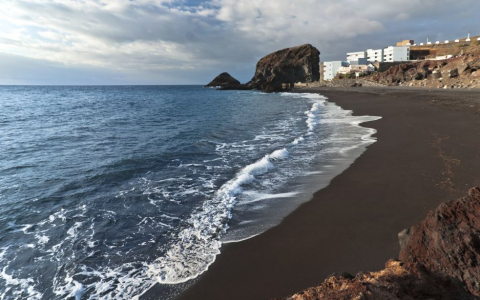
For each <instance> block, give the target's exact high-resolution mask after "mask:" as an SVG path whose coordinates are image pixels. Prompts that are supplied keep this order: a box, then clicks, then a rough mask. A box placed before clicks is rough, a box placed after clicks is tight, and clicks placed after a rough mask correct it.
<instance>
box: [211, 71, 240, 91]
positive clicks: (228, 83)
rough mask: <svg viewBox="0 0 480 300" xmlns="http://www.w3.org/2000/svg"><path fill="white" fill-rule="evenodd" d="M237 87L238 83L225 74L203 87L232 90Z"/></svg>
mask: <svg viewBox="0 0 480 300" xmlns="http://www.w3.org/2000/svg"><path fill="white" fill-rule="evenodd" d="M239 85H240V81H238V80H236V79H235V78H233V77H232V76H231V75H230V74H228V73H227V72H223V73H222V74H220V75H218V76H217V77H215V79H213V80H212V81H211V82H210V83H209V84H207V85H206V86H205V87H220V88H225V87H231V88H234V87H236V86H239Z"/></svg>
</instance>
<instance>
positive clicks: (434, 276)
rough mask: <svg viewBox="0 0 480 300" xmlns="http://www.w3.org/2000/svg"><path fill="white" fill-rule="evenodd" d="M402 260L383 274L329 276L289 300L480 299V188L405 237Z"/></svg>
mask: <svg viewBox="0 0 480 300" xmlns="http://www.w3.org/2000/svg"><path fill="white" fill-rule="evenodd" d="M398 236H399V241H400V246H401V251H400V259H401V261H398V260H389V261H388V262H387V263H386V265H385V269H383V270H381V271H379V272H368V273H359V274H358V275H357V276H355V277H353V276H351V275H349V274H346V273H344V274H340V275H333V276H330V277H328V278H327V279H326V280H325V281H324V282H323V283H322V284H320V285H319V286H317V287H313V288H309V289H307V290H305V291H303V292H300V293H298V294H295V295H293V296H291V297H288V298H285V299H288V300H314V299H315V300H316V299H325V300H333V299H335V300H347V299H349V300H350V299H355V300H363V299H365V300H366V299H370V300H380V299H382V300H383V299H387V300H390V299H391V300H393V299H397V300H400V299H405V300H407V299H408V300H413V299H425V300H427V299H440V300H442V299H445V300H446V299H458V300H462V299H480V284H479V283H480V265H479V262H480V188H478V187H477V188H472V189H471V190H470V191H469V194H468V196H467V197H464V198H460V199H458V200H456V201H449V202H446V203H443V204H441V205H440V206H439V207H438V208H437V209H436V210H434V211H431V212H430V213H429V214H428V215H427V217H426V219H425V220H423V221H421V222H420V223H418V224H417V225H415V226H413V227H412V228H411V229H408V230H404V231H402V232H400V233H399V235H398Z"/></svg>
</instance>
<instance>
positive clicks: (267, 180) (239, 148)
mask: <svg viewBox="0 0 480 300" xmlns="http://www.w3.org/2000/svg"><path fill="white" fill-rule="evenodd" d="M326 100H327V99H326V98H325V97H323V96H321V95H318V94H290V93H273V94H265V93H261V92H258V91H216V90H215V89H205V88H202V87H200V86H72V87H67V86H60V87H55V86H2V87H0V299H65V298H71V299H134V298H137V297H138V296H140V295H142V294H143V293H144V292H145V291H147V290H148V289H149V288H150V287H152V285H154V284H156V283H160V284H162V285H164V286H173V285H177V286H181V283H188V282H190V281H191V280H192V279H194V278H196V277H198V276H199V275H201V274H202V273H203V272H205V271H206V270H207V268H208V266H209V265H210V264H211V263H213V262H214V260H215V257H216V256H217V255H218V254H219V253H220V252H221V246H222V244H224V243H228V242H237V241H241V240H244V239H248V238H250V237H252V236H255V235H258V234H261V233H262V232H264V231H265V230H267V229H268V228H271V227H272V226H275V225H276V224H278V223H279V222H280V221H281V219H282V218H283V217H285V216H286V215H287V214H288V213H290V212H291V211H293V210H294V209H295V208H296V207H298V205H300V204H301V203H302V202H304V201H307V200H308V199H309V198H310V196H311V194H312V192H313V191H315V190H318V189H319V188H321V187H323V186H326V185H327V184H328V182H329V181H330V180H331V179H332V178H333V177H334V176H336V175H338V174H339V173H340V172H341V171H342V170H344V169H345V168H346V167H348V165H349V164H351V163H352V162H353V160H354V159H355V158H356V157H358V156H359V155H360V154H361V152H362V151H364V149H365V147H366V146H367V145H369V144H371V143H373V142H374V141H375V139H374V138H373V137H372V134H374V133H375V130H373V129H370V128H366V127H362V126H360V124H361V123H363V122H366V121H372V120H376V119H378V118H377V117H371V116H355V117H354V116H352V112H351V111H348V110H344V109H342V108H340V107H339V106H337V105H335V104H334V103H331V102H328V101H326Z"/></svg>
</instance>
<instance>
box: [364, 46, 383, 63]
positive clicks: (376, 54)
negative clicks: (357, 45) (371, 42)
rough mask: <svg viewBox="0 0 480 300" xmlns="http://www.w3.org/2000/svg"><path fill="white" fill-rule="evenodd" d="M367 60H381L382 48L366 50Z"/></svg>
mask: <svg viewBox="0 0 480 300" xmlns="http://www.w3.org/2000/svg"><path fill="white" fill-rule="evenodd" d="M367 60H368V61H369V62H376V61H379V62H383V49H377V50H373V49H368V50H367Z"/></svg>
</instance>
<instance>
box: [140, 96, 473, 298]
mask: <svg viewBox="0 0 480 300" xmlns="http://www.w3.org/2000/svg"><path fill="white" fill-rule="evenodd" d="M300 92H310V93H320V94H322V95H324V96H326V97H328V98H329V101H330V102H334V103H335V104H337V105H339V106H341V107H342V108H344V109H349V110H353V115H354V116H358V115H376V116H381V117H382V119H381V120H378V121H375V122H372V123H369V124H368V127H370V128H374V129H376V130H377V133H376V134H375V135H374V136H376V137H377V142H376V143H374V144H372V145H369V146H368V149H367V150H368V151H365V152H364V153H363V154H362V155H361V156H360V157H359V158H357V160H356V161H355V162H354V163H353V164H352V165H351V166H350V167H349V168H348V169H347V170H345V171H344V172H343V173H341V174H340V175H338V176H337V177H336V178H334V179H333V180H332V181H331V183H330V184H329V185H328V186H327V187H325V188H324V189H322V190H320V191H317V192H316V193H315V194H314V196H313V198H312V199H311V200H310V201H308V202H306V203H304V204H302V205H301V206H300V207H298V208H297V209H296V210H295V211H294V212H293V213H291V214H290V215H288V216H287V217H286V218H284V220H283V221H282V222H281V223H280V224H279V225H277V226H275V227H273V228H271V229H270V230H268V231H266V232H264V233H263V234H261V235H259V236H256V237H253V238H251V239H248V240H245V241H242V242H239V243H230V244H225V245H224V246H223V247H222V253H221V254H220V255H219V256H218V257H217V259H216V261H215V262H214V263H213V264H212V265H211V266H210V268H209V271H208V272H206V273H204V274H203V275H201V276H200V277H199V278H198V279H197V280H196V281H195V282H194V283H193V284H192V286H191V287H190V288H188V289H187V290H186V291H185V292H183V293H182V294H181V295H180V296H179V297H178V299H225V298H228V299H271V298H277V297H285V296H288V295H290V294H293V293H295V292H298V291H300V290H303V289H305V288H308V287H310V286H314V285H317V284H318V283H320V282H322V281H323V280H324V279H325V277H327V276H328V275H329V274H331V273H332V272H341V271H346V272H349V273H356V272H359V271H362V270H363V271H374V270H379V269H381V268H382V267H383V265H384V263H385V261H386V260H388V259H389V258H392V257H395V256H397V255H398V250H399V246H398V242H397V240H396V236H397V233H398V232H399V231H401V230H402V229H404V228H409V227H410V226H411V225H413V224H415V223H416V222H418V221H420V220H421V219H422V218H424V216H425V215H426V213H427V211H428V210H431V209H433V208H435V207H436V206H438V204H440V203H441V202H443V201H445V200H448V199H450V198H455V197H458V196H459V195H461V194H462V193H464V192H465V191H466V189H467V188H468V187H470V186H474V185H479V184H480V178H479V176H478V175H475V174H476V172H475V170H478V168H479V167H480V163H479V162H478V159H477V161H475V158H478V156H479V154H480V153H479V151H478V149H480V147H479V146H480V142H479V141H480V139H478V137H480V134H479V133H478V132H476V131H478V128H480V127H479V126H478V125H480V118H478V115H475V112H478V110H477V111H476V110H475V109H477V107H476V105H478V104H480V100H478V96H476V95H475V92H470V91H465V92H461V93H458V91H455V92H456V93H452V92H450V91H448V92H446V91H432V92H430V91H428V90H425V89H423V90H421V91H419V90H409V91H406V90H403V89H391V88H368V89H367V88H360V89H359V88H345V89H329V88H312V89H304V90H301V91H300ZM459 94H461V98H464V99H455V98H459V97H460V96H459ZM477 95H478V93H477ZM432 97H433V98H432ZM469 99H470V100H469ZM432 101H433V102H432ZM476 128H477V129H476ZM467 142H468V143H469V144H467ZM466 145H467V146H466ZM158 297H159V295H158V294H157V295H156V294H155V293H149V292H147V293H146V294H144V296H143V297H141V298H142V299H158Z"/></svg>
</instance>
